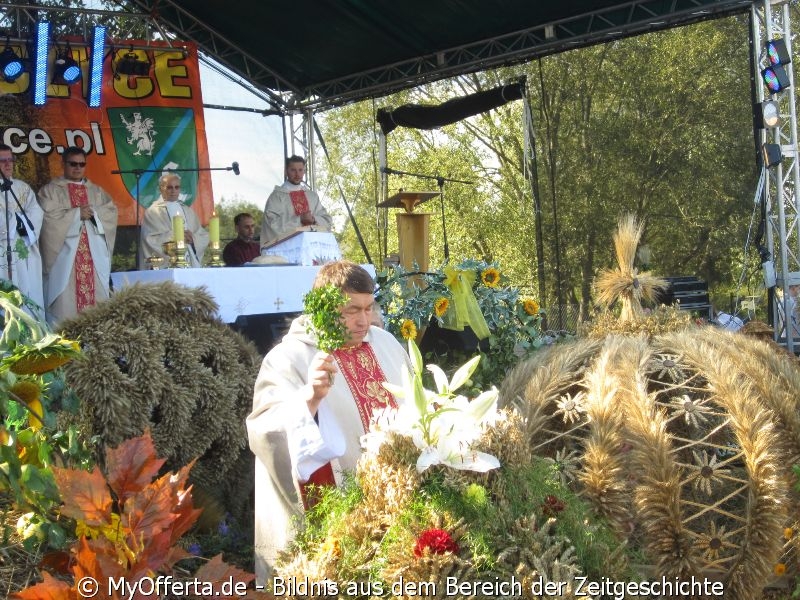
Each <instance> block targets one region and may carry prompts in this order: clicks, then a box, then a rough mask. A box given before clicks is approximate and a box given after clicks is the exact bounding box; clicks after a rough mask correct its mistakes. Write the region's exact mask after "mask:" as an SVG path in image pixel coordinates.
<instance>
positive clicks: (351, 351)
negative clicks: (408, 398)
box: [300, 342, 397, 510]
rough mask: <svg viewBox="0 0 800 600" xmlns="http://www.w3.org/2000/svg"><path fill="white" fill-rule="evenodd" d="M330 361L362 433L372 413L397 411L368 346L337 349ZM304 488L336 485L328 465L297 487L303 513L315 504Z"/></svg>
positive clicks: (367, 426)
mask: <svg viewBox="0 0 800 600" xmlns="http://www.w3.org/2000/svg"><path fill="white" fill-rule="evenodd" d="M333 357H334V358H335V359H336V363H337V364H338V365H339V371H340V372H341V374H342V375H343V376H344V379H345V381H346V382H347V385H348V387H349V388H350V392H351V393H352V394H353V399H354V400H355V402H356V407H357V408H358V415H359V417H361V424H362V425H363V426H364V430H365V431H366V430H367V429H368V428H369V422H370V419H371V418H372V413H373V411H375V410H379V409H381V408H384V407H385V406H387V405H388V406H391V407H393V408H396V407H397V403H396V402H395V399H394V396H392V395H391V394H390V393H389V392H388V391H387V390H386V388H384V387H383V386H382V385H381V383H382V382H384V381H386V376H385V375H384V374H383V369H381V366H380V364H379V363H378V358H377V357H376V356H375V352H373V350H372V346H370V345H369V344H368V343H366V342H363V343H362V344H361V345H360V346H356V347H355V348H340V349H339V350H336V351H334V352H333ZM308 485H316V486H326V485H331V486H333V485H336V481H335V479H334V476H333V469H332V468H331V464H330V463H328V464H327V465H325V466H323V467H320V468H319V469H317V470H316V471H314V473H313V474H312V475H311V477H310V478H309V480H308V481H307V482H306V483H303V484H300V494H301V496H302V498H303V506H304V507H305V508H306V510H308V509H309V508H310V507H312V506H314V504H316V502H317V499H316V498H315V497H314V496H315V495H314V494H313V493H309V492H310V490H308V489H306V486H308Z"/></svg>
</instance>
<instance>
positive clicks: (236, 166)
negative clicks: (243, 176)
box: [231, 161, 239, 175]
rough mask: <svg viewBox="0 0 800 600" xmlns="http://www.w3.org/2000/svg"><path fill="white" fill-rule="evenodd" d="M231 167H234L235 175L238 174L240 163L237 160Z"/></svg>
mask: <svg viewBox="0 0 800 600" xmlns="http://www.w3.org/2000/svg"><path fill="white" fill-rule="evenodd" d="M231 169H233V174H234V175H238V174H239V163H238V162H236V161H233V164H232V165H231Z"/></svg>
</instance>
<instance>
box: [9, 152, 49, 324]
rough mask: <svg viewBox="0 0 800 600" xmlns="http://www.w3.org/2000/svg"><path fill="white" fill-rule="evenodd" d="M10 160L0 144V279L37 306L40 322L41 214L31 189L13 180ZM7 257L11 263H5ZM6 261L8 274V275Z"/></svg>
mask: <svg viewBox="0 0 800 600" xmlns="http://www.w3.org/2000/svg"><path fill="white" fill-rule="evenodd" d="M15 162H16V159H15V158H14V155H13V153H12V152H11V148H10V147H9V146H6V145H5V144H0V173H2V176H3V177H2V181H1V182H0V205H2V206H3V209H4V210H3V214H1V215H0V248H1V249H2V250H0V253H1V254H2V264H0V277H2V278H3V279H6V280H8V281H10V282H11V283H13V284H14V285H15V286H16V287H17V288H18V289H19V291H20V292H22V293H23V294H25V295H26V296H27V297H28V298H30V299H31V300H32V301H33V302H35V303H36V304H37V305H38V306H39V309H38V310H34V311H33V313H34V316H36V317H38V318H41V319H44V291H43V290H44V288H43V285H42V255H41V253H40V252H39V234H40V233H41V231H42V220H43V218H44V214H43V213H42V208H41V207H40V206H39V203H38V202H37V201H36V194H34V193H33V190H32V189H31V186H29V185H28V184H27V183H25V182H24V181H22V180H21V179H14V163H15ZM9 257H10V258H11V260H10V261H9V260H8V259H9ZM9 262H10V263H11V274H10V275H9V268H8V266H9Z"/></svg>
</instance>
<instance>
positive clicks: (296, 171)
mask: <svg viewBox="0 0 800 600" xmlns="http://www.w3.org/2000/svg"><path fill="white" fill-rule="evenodd" d="M285 174H286V181H284V182H283V184H281V185H276V186H275V189H274V190H272V193H271V194H270V195H269V198H267V203H266V205H265V206H264V218H263V219H262V220H261V245H262V246H263V245H264V244H271V243H273V242H276V241H278V240H280V239H282V238H284V237H286V236H287V235H289V234H291V233H292V232H294V231H296V230H297V229H298V228H300V227H304V226H311V227H314V228H315V229H316V230H318V231H330V230H331V227H332V225H333V220H332V219H331V216H330V215H329V214H328V211H327V210H325V207H324V206H323V205H322V202H320V200H319V196H318V195H317V194H316V192H314V191H313V190H312V189H311V188H309V187H308V186H306V185H304V184H303V178H304V177H305V174H306V160H305V159H304V158H302V157H300V156H290V157H289V158H287V159H286V170H285Z"/></svg>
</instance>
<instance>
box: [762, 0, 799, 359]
mask: <svg viewBox="0 0 800 600" xmlns="http://www.w3.org/2000/svg"><path fill="white" fill-rule="evenodd" d="M752 16H753V18H752V24H753V51H754V53H755V54H756V56H754V60H753V65H754V66H755V70H756V72H755V73H754V74H753V78H754V81H755V89H756V99H757V101H758V102H759V103H761V102H763V101H764V100H766V99H770V100H773V101H775V102H778V105H779V107H780V116H781V119H780V122H779V124H778V126H777V127H773V128H763V129H758V130H757V131H758V132H759V134H758V135H759V137H760V143H761V145H763V144H765V143H769V144H778V145H779V146H780V148H781V154H782V155H783V160H782V161H780V162H779V163H778V164H777V165H776V166H774V167H769V168H767V167H764V168H765V176H766V178H765V181H764V185H763V188H762V192H761V197H760V200H761V202H762V203H763V205H762V209H763V211H764V215H765V218H766V248H767V249H768V250H769V252H770V257H766V256H765V257H764V258H769V259H770V260H766V261H765V263H764V271H765V285H766V287H767V288H768V290H767V293H768V300H769V301H768V306H769V310H770V313H771V314H770V321H771V324H772V325H773V327H774V329H775V339H776V341H778V342H779V343H781V344H785V345H786V347H787V348H788V349H789V350H790V351H792V352H797V351H798V350H800V335H798V331H797V330H796V329H795V328H794V327H791V326H789V325H791V314H790V311H791V309H792V307H793V306H794V303H793V302H792V300H791V299H790V297H789V286H790V285H800V196H798V191H799V190H800V185H799V184H800V161H798V155H797V111H796V101H795V88H794V83H795V82H794V68H793V64H794V63H789V64H788V65H786V72H787V75H788V77H789V82H790V86H789V88H788V89H787V90H786V91H783V92H779V93H777V94H771V95H769V96H766V95H765V91H766V88H765V86H764V85H763V83H762V78H761V69H763V68H764V67H766V66H767V65H768V60H767V56H766V50H765V47H766V43H767V41H768V40H774V39H776V38H780V39H782V40H784V42H786V46H787V50H788V51H789V56H793V52H792V32H791V25H790V20H789V2H787V1H781V2H772V1H771V0H763V2H760V3H758V4H755V5H753V15H752ZM756 126H758V124H756ZM760 147H761V146H760ZM773 265H774V271H773ZM773 276H774V277H775V283H774V284H773V282H772V281H771V279H772V278H773ZM798 300H800V298H799V299H798Z"/></svg>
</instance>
